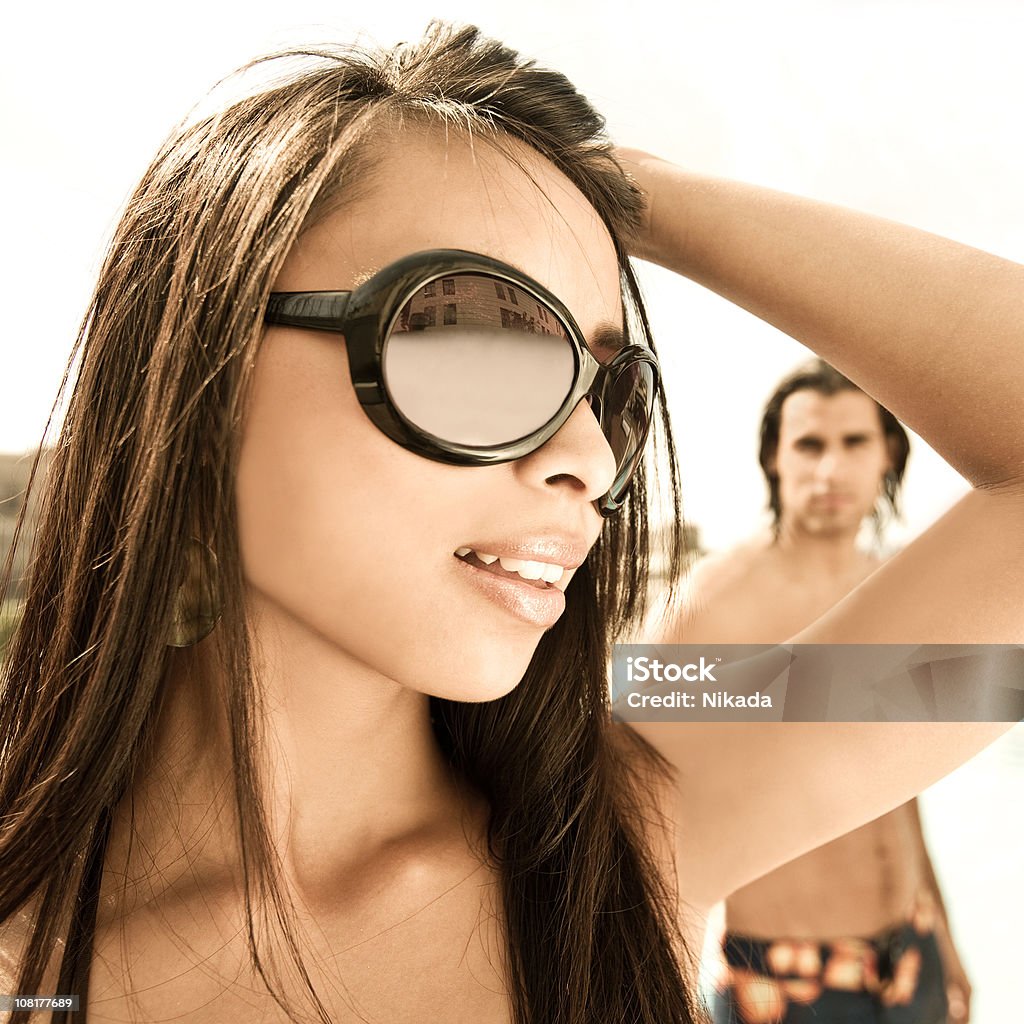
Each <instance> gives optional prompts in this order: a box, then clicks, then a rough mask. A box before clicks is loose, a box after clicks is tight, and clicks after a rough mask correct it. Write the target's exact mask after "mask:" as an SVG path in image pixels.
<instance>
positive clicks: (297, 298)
mask: <svg viewBox="0 0 1024 1024" xmlns="http://www.w3.org/2000/svg"><path fill="white" fill-rule="evenodd" d="M351 295H352V293H351V292H274V293H273V294H272V295H271V296H270V300H269V301H268V303H267V311H266V313H265V314H264V316H263V320H264V322H265V323H268V324H280V325H282V326H284V327H312V328H315V329H316V330H321V331H336V330H338V329H339V328H340V327H341V324H342V322H343V320H344V317H345V310H346V309H347V308H348V300H349V297H350V296H351Z"/></svg>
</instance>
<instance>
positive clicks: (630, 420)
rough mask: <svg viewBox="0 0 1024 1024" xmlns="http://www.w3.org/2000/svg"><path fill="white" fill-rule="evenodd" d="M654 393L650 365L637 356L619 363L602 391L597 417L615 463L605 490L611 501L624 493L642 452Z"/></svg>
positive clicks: (655, 382)
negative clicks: (619, 367)
mask: <svg viewBox="0 0 1024 1024" xmlns="http://www.w3.org/2000/svg"><path fill="white" fill-rule="evenodd" d="M656 395H657V378H656V376H655V372H654V367H653V366H652V365H651V364H650V363H649V362H646V361H644V360H640V359H638V360H636V361H635V362H630V363H627V364H626V365H625V366H623V367H622V368H621V369H620V370H619V372H618V373H617V374H616V375H615V377H614V378H613V379H612V380H611V381H610V382H609V384H608V387H607V389H606V391H605V397H604V402H603V409H602V416H601V420H602V423H603V425H604V432H605V436H606V437H607V438H608V444H609V445H610V446H611V449H612V453H613V454H614V456H615V462H616V466H617V467H618V469H617V472H616V474H615V481H614V482H613V483H612V486H611V488H610V489H609V491H608V496H609V497H610V498H611V499H612V500H613V501H620V500H621V498H622V496H623V495H624V494H625V492H626V489H627V488H628V487H629V482H630V480H631V479H632V477H633V473H634V472H635V471H636V467H637V464H638V463H639V461H640V457H641V455H642V454H643V449H644V443H645V442H646V440H647V433H648V431H649V430H650V427H651V419H652V417H653V415H654V402H655V397H656Z"/></svg>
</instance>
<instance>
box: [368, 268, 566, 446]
mask: <svg viewBox="0 0 1024 1024" xmlns="http://www.w3.org/2000/svg"><path fill="white" fill-rule="evenodd" d="M383 368H384V381H385V385H386V386H387V389H388V392H389V393H390V395H391V398H392V400H393V402H394V404H395V407H396V408H397V409H398V410H399V411H400V413H401V415H402V416H403V417H404V418H405V419H406V420H408V421H409V422H410V423H411V424H413V425H414V426H415V427H417V428H418V429H420V430H422V431H425V432H427V433H429V434H432V435H433V436H434V437H436V438H439V439H441V440H444V441H448V442H450V443H453V444H462V445H468V446H479V447H489V446H500V445H507V444H509V443H511V442H513V441H517V440H519V439H520V438H522V437H526V436H528V435H529V434H532V433H534V432H535V431H537V430H539V429H540V428H541V427H543V426H544V425H545V424H546V423H547V422H548V421H549V420H551V418H552V417H553V416H554V415H555V414H556V413H557V412H558V411H559V410H560V409H561V407H562V403H563V402H564V401H565V399H566V396H567V395H568V394H569V392H570V390H571V389H572V384H573V380H574V376H575V370H576V360H575V355H574V351H573V348H572V345H571V344H570V343H569V341H568V333H567V330H566V328H565V326H564V325H563V324H562V322H561V320H560V319H559V317H558V316H557V315H556V314H555V313H554V311H553V310H551V309H550V308H549V307H547V306H546V305H544V304H542V303H539V302H538V301H537V300H536V299H535V298H534V297H533V295H532V294H530V293H529V292H527V291H526V290H525V289H523V288H522V287H521V286H519V285H515V284H509V283H508V282H506V281H499V280H497V279H495V278H492V277H488V276H486V275H482V274H453V275H451V276H450V277H442V278H439V279H437V280H434V281H431V282H429V283H428V284H426V285H423V286H422V287H421V288H419V289H418V290H417V291H416V292H415V293H414V294H413V296H412V297H411V298H410V299H409V301H408V302H407V303H406V304H405V306H404V307H403V308H402V309H401V311H400V312H399V314H398V316H397V317H396V320H395V323H394V324H393V325H392V327H391V331H390V334H389V335H388V338H387V341H386V343H385V347H384V352H383Z"/></svg>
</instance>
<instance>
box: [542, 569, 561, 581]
mask: <svg viewBox="0 0 1024 1024" xmlns="http://www.w3.org/2000/svg"><path fill="white" fill-rule="evenodd" d="M564 572H565V570H564V569H563V568H562V567H561V566H560V565H545V566H544V571H543V572H542V573H541V574H540V578H541V579H542V580H543V581H544V582H545V583H557V582H558V581H559V580H560V579H561V578H562V575H563V574H564Z"/></svg>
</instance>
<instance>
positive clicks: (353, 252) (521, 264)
mask: <svg viewBox="0 0 1024 1024" xmlns="http://www.w3.org/2000/svg"><path fill="white" fill-rule="evenodd" d="M360 165H361V166H363V167H366V166H367V165H369V171H368V172H365V173H368V175H369V179H368V181H366V182H361V183H359V187H358V189H357V190H356V198H354V199H352V200H351V201H346V199H345V196H344V193H343V192H342V194H341V196H340V200H341V205H340V207H339V208H338V209H336V210H335V211H334V212H333V213H330V214H328V215H327V216H326V217H325V218H324V219H323V220H322V221H320V222H319V223H317V224H315V225H314V226H313V227H312V228H311V229H310V230H308V231H306V232H304V233H303V235H302V236H301V237H300V239H299V240H298V242H297V243H296V244H295V246H294V248H293V249H292V251H291V252H290V253H289V255H288V258H287V260H286V262H285V266H284V268H283V269H282V272H281V274H280V276H279V278H278V280H277V281H276V282H275V285H274V287H275V290H277V291H305V290H314V289H348V288H353V287H356V286H357V285H358V284H360V283H362V282H363V281H365V280H366V279H367V278H369V277H371V276H372V275H373V274H374V273H376V272H377V271H378V270H380V269H381V268H382V267H385V266H387V265H388V264H389V263H393V262H394V261H395V260H397V259H399V258H401V257H402V256H407V255H409V254H410V253H413V252H422V251H424V250H426V249H467V250H469V251H471V252H478V253H482V254H483V255H486V256H492V257H495V258H496V259H500V260H502V261H504V262H505V263H509V264H511V265H512V266H514V267H517V268H518V269H520V270H522V271H523V272H524V273H526V274H527V275H529V276H530V277H532V278H534V279H535V280H537V281H539V282H540V283H541V284H542V285H544V286H545V287H546V288H548V289H549V290H550V291H552V292H553V293H554V294H555V295H557V296H558V297H559V298H560V299H561V300H562V301H563V302H564V303H565V305H566V306H568V308H569V310H570V311H571V312H572V314H573V315H574V317H575V318H576V319H577V321H578V322H579V324H580V327H581V328H582V329H583V331H584V333H585V334H588V335H589V334H590V333H591V331H592V330H593V329H594V328H595V327H596V325H597V324H599V323H613V324H615V323H621V320H622V313H621V308H622V307H621V302H620V295H619V271H618V263H617V260H616V256H615V249H614V246H613V244H612V241H611V237H610V236H609V234H608V231H607V229H606V228H605V226H604V224H603V223H602V222H601V219H600V218H599V217H598V215H597V213H596V211H595V210H594V208H593V207H592V206H591V205H590V203H588V202H587V200H586V199H585V197H584V196H583V194H582V193H581V192H580V191H579V190H578V189H577V188H576V187H575V186H574V185H573V184H572V183H571V182H570V181H569V179H568V178H566V177H565V175H564V174H562V173H561V172H560V171H559V170H558V169H557V168H556V167H555V166H554V165H553V164H551V163H550V162H549V161H548V160H546V159H544V157H542V156H541V155H540V154H539V153H537V152H535V151H534V150H533V149H531V148H530V147H528V146H526V145H525V144H524V143H521V142H519V141H518V140H515V139H512V138H510V137H507V136H502V138H501V144H500V146H499V145H496V144H495V142H494V141H493V140H491V139H488V138H480V137H477V136H473V137H472V138H470V137H469V136H467V135H465V134H463V133H462V132H457V131H452V130H449V131H448V132H445V130H444V128H443V127H434V128H433V129H427V128H425V127H419V126H417V127H415V128H412V129H405V130H401V131H397V132H393V133H391V134H390V135H389V136H388V137H387V138H386V139H385V140H383V141H379V142H375V143H374V144H373V148H372V152H371V153H370V158H369V160H368V161H360Z"/></svg>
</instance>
